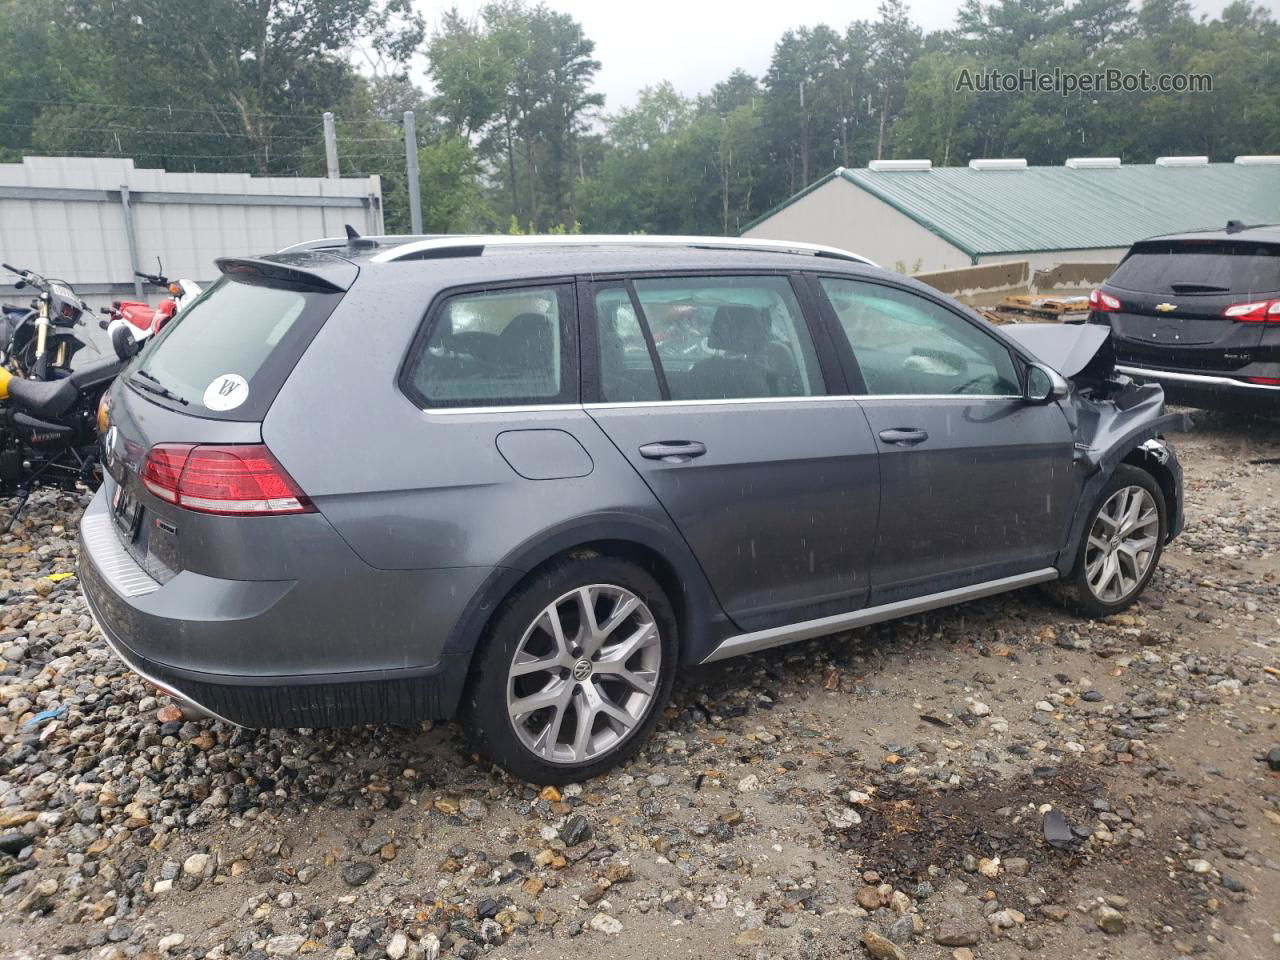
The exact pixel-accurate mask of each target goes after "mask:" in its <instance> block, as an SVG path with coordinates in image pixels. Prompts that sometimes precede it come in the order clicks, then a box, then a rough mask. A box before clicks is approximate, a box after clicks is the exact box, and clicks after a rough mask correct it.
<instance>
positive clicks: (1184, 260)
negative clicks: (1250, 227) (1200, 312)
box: [1107, 240, 1280, 296]
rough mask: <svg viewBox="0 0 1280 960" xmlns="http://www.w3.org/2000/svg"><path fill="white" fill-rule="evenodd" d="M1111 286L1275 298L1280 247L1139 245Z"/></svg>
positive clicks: (1142, 290) (1198, 243)
mask: <svg viewBox="0 0 1280 960" xmlns="http://www.w3.org/2000/svg"><path fill="white" fill-rule="evenodd" d="M1107 282H1108V283H1109V284H1110V285H1112V286H1116V287H1120V288H1122V289H1124V290H1134V291H1137V292H1139V293H1162V294H1168V293H1173V294H1184V295H1185V294H1197V293H1204V294H1215V293H1219V294H1220V293H1239V294H1243V295H1246V296H1247V295H1249V294H1251V293H1274V292H1276V291H1278V290H1280V247H1275V246H1269V245H1266V244H1260V243H1239V242H1233V241H1186V240H1183V241H1176V242H1174V241H1171V242H1168V243H1154V244H1148V243H1143V244H1136V245H1135V246H1134V248H1133V249H1132V250H1131V251H1130V252H1129V256H1127V257H1126V258H1125V259H1124V262H1122V263H1121V264H1120V266H1118V267H1116V270H1115V273H1113V274H1111V278H1110V279H1109V280H1108V281H1107Z"/></svg>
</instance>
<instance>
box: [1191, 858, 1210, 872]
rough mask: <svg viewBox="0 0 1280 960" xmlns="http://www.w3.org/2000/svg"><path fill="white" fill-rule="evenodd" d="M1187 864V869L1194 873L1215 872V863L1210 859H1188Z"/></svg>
mask: <svg viewBox="0 0 1280 960" xmlns="http://www.w3.org/2000/svg"><path fill="white" fill-rule="evenodd" d="M1186 866H1187V869H1188V870H1190V871H1191V872H1192V873H1212V872H1213V864H1211V863H1210V862H1209V861H1208V860H1188V861H1187V864H1186Z"/></svg>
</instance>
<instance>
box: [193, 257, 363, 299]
mask: <svg viewBox="0 0 1280 960" xmlns="http://www.w3.org/2000/svg"><path fill="white" fill-rule="evenodd" d="M213 262H214V265H215V266H217V268H218V269H219V270H221V271H222V273H223V274H224V275H225V276H228V277H231V278H232V279H238V280H243V281H246V282H249V283H253V282H254V281H259V282H261V281H266V280H274V281H276V282H279V283H291V284H296V285H298V286H302V287H310V288H311V289H312V290H320V291H323V292H326V293H344V292H345V291H346V290H347V289H348V288H349V287H350V286H351V283H352V281H354V280H355V276H356V273H358V271H357V270H356V268H355V267H354V266H352V265H351V264H344V263H342V262H341V261H335V262H334V264H333V266H334V269H332V270H330V269H324V270H319V269H314V268H313V269H307V268H303V267H299V266H297V265H295V264H291V263H281V262H279V261H276V260H266V259H263V258H260V257H218V258H217V259H216V260H214V261H213ZM343 267H346V268H349V269H343ZM348 272H349V273H350V276H347V274H348ZM344 281H345V282H344Z"/></svg>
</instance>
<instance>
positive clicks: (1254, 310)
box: [1222, 300, 1280, 323]
mask: <svg viewBox="0 0 1280 960" xmlns="http://www.w3.org/2000/svg"><path fill="white" fill-rule="evenodd" d="M1222 315H1223V316H1224V317H1228V318H1230V319H1232V320H1234V321H1235V322H1236V323H1280V300H1254V301H1253V302H1252V303H1233V304H1232V305H1231V306H1229V307H1227V309H1225V310H1223V311H1222Z"/></svg>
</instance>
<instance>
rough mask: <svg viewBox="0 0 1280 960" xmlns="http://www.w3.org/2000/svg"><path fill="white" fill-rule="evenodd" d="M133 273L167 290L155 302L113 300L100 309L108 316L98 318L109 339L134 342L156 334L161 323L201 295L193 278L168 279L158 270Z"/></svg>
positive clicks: (160, 328)
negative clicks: (156, 302) (156, 271)
mask: <svg viewBox="0 0 1280 960" xmlns="http://www.w3.org/2000/svg"><path fill="white" fill-rule="evenodd" d="M134 275H135V276H136V277H138V278H139V279H140V280H142V282H143V283H145V284H147V285H148V286H153V287H160V288H162V289H164V290H165V291H167V292H168V294H169V295H168V296H167V297H165V298H164V299H163V300H161V301H160V303H159V304H158V305H156V306H154V307H153V306H152V305H151V304H149V303H145V302H143V301H141V300H116V301H115V302H113V303H112V304H111V306H109V307H103V308H102V312H103V313H105V314H106V315H107V317H108V319H106V320H102V321H99V324H98V325H99V326H100V327H101V328H102V329H103V330H106V331H107V334H108V336H110V337H111V342H112V343H115V341H116V338H117V337H121V338H124V337H131V338H132V339H133V340H134V342H135V343H138V344H141V343H142V342H143V341H145V340H147V339H149V338H150V337H153V336H155V335H156V334H157V333H159V332H160V331H161V330H162V329H164V325H165V324H167V323H168V322H169V321H170V320H172V319H173V316H174V314H176V313H177V312H178V311H179V310H181V309H182V308H183V307H185V306H187V305H188V304H190V303H192V302H193V301H194V300H195V299H196V297H198V296H200V293H201V289H200V285H199V284H197V283H196V282H195V281H194V280H170V279H168V278H167V277H165V276H162V275H161V274H158V273H135V274H134Z"/></svg>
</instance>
